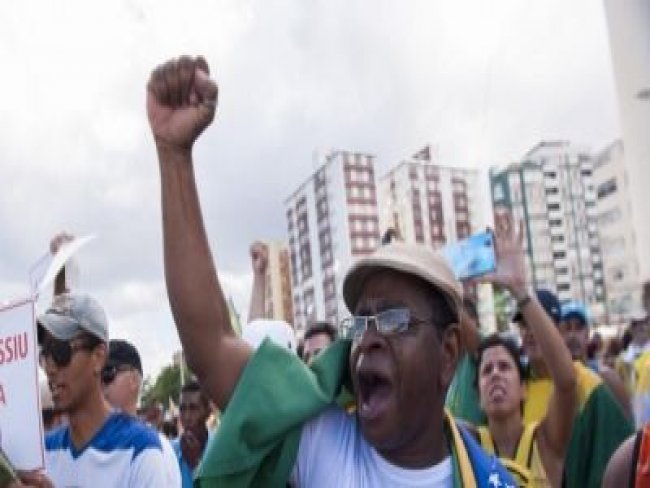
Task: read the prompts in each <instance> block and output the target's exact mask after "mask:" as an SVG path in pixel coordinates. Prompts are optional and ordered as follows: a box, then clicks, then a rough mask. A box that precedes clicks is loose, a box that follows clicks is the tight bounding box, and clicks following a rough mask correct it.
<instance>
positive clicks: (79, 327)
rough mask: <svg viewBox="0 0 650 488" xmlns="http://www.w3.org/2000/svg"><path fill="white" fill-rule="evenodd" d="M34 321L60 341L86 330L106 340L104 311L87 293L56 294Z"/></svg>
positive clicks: (106, 325)
mask: <svg viewBox="0 0 650 488" xmlns="http://www.w3.org/2000/svg"><path fill="white" fill-rule="evenodd" d="M36 323H37V324H38V325H39V326H40V327H43V329H45V330H46V331H48V332H49V333H50V334H52V335H53V336H54V337H55V338H57V339H59V340H62V341H69V340H70V339H72V338H73V337H75V336H76V335H78V334H79V332H81V331H86V332H88V333H90V334H92V335H94V336H95V337H97V338H99V339H101V340H102V341H104V342H108V320H107V319H106V313H105V312H104V309H103V308H102V306H101V305H100V304H99V302H98V301H97V300H95V299H94V298H93V297H91V296H89V295H85V294H79V293H63V294H61V295H57V296H56V297H54V300H53V301H52V305H50V308H48V309H47V311H46V312H45V313H44V314H43V315H41V316H39V317H38V319H36ZM39 336H40V334H39Z"/></svg>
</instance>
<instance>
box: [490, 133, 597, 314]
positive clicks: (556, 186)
mask: <svg viewBox="0 0 650 488" xmlns="http://www.w3.org/2000/svg"><path fill="white" fill-rule="evenodd" d="M593 164H594V161H593V158H592V157H591V155H590V154H589V152H588V151H586V150H584V149H582V148H578V147H575V146H574V145H573V144H571V143H570V142H568V141H543V142H540V143H539V144H537V145H536V146H535V147H533V148H532V149H531V150H530V151H528V153H526V155H525V156H524V157H523V159H522V161H521V162H518V163H514V164H511V165H509V166H507V167H505V168H492V170H491V171H490V186H491V190H492V202H493V204H494V205H495V206H497V205H504V206H506V207H509V208H510V209H511V210H512V212H513V214H514V216H515V218H516V219H521V220H523V222H524V223H525V226H524V228H525V234H526V239H525V248H526V253H527V257H528V260H527V265H528V266H527V267H528V274H529V276H528V278H529V281H530V283H532V284H533V285H534V286H535V287H537V288H547V289H551V290H553V291H555V292H556V293H557V295H558V297H559V299H560V300H561V301H563V302H565V301H567V300H571V299H573V300H580V301H582V302H584V303H586V304H587V305H588V306H589V307H590V310H591V313H592V315H594V317H595V318H596V319H598V320H600V321H604V320H606V319H607V317H606V294H605V291H606V290H605V285H604V276H603V264H602V256H601V250H600V238H599V233H598V227H597V221H596V192H595V189H594V184H593Z"/></svg>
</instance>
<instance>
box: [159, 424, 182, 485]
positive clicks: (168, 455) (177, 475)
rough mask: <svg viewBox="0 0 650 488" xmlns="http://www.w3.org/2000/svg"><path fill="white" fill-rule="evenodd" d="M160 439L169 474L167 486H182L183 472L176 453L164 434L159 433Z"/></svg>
mask: <svg viewBox="0 0 650 488" xmlns="http://www.w3.org/2000/svg"><path fill="white" fill-rule="evenodd" d="M158 439H159V440H160V445H161V446H162V453H163V458H164V459H165V470H166V472H167V484H166V485H165V486H174V487H176V486H181V470H180V468H179V467H178V460H177V459H176V453H175V452H174V448H173V447H172V443H171V442H169V439H167V437H165V435H164V434H161V433H160V432H159V433H158Z"/></svg>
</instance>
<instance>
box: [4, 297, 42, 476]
mask: <svg viewBox="0 0 650 488" xmlns="http://www.w3.org/2000/svg"><path fill="white" fill-rule="evenodd" d="M0 341H1V342H0V349H2V351H0V358H3V359H4V360H3V361H0V386H1V387H2V390H3V393H4V403H0V445H1V446H2V450H3V451H4V452H5V453H6V455H7V457H8V458H9V461H11V464H13V466H14V467H16V468H17V469H20V470H32V469H42V468H43V467H44V464H45V463H44V455H43V426H42V421H41V420H42V419H41V407H40V389H39V384H38V360H37V352H36V351H37V349H36V347H37V345H36V326H35V323H34V301H33V300H31V299H27V300H23V301H18V302H14V303H12V304H9V305H7V306H4V307H1V306H0ZM9 349H11V353H10V352H9ZM9 358H11V359H9Z"/></svg>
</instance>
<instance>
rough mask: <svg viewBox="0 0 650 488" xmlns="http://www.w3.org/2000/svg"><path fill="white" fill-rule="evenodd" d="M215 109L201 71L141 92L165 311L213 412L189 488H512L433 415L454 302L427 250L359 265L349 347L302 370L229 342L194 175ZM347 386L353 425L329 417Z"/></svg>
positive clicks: (266, 346) (163, 69)
mask: <svg viewBox="0 0 650 488" xmlns="http://www.w3.org/2000/svg"><path fill="white" fill-rule="evenodd" d="M216 102H217V86H216V84H215V83H214V82H213V81H212V80H211V79H210V77H209V70H208V66H207V63H206V62H205V60H204V59H203V58H200V57H199V58H190V57H187V56H183V57H181V58H179V59H177V60H172V61H169V62H167V63H165V64H164V65H161V66H159V67H158V68H157V69H156V70H155V71H154V72H153V73H152V75H151V78H150V81H149V84H148V87H147V112H148V117H149V122H150V125H151V129H152V132H153V136H154V140H155V143H156V149H157V152H158V159H159V163H160V165H159V166H160V173H161V188H162V216H163V231H164V257H165V277H166V282H167V291H168V295H169V299H170V305H171V309H172V312H173V314H174V318H175V322H176V326H177V329H178V332H179V335H180V339H181V341H182V343H183V349H184V350H185V352H186V357H187V361H188V366H189V367H190V368H191V369H192V371H194V373H195V374H196V375H197V377H198V379H199V381H200V383H201V385H202V386H203V388H204V390H205V391H206V392H207V393H208V394H209V396H210V397H211V398H212V399H213V400H214V402H215V403H216V404H217V406H218V407H219V409H220V410H222V411H224V415H223V417H222V422H221V424H220V426H219V429H218V431H217V433H216V434H215V436H214V437H213V439H212V441H210V442H209V444H208V448H207V450H206V453H205V455H204V457H203V460H202V462H201V464H200V466H199V470H198V473H197V479H198V483H199V486H201V487H206V486H210V487H212V486H230V487H233V486H235V487H236V486H285V485H286V484H287V482H289V483H291V484H292V485H297V486H323V487H331V486H393V487H405V486H445V487H447V486H479V487H487V486H488V483H489V484H490V486H499V487H503V488H505V487H507V486H514V483H513V482H512V479H511V478H510V476H509V475H508V474H507V473H506V472H505V470H504V469H503V467H502V466H501V465H500V464H499V463H498V462H497V461H495V460H492V459H489V458H488V457H487V456H486V455H485V453H484V452H483V451H481V449H480V447H478V445H477V444H476V442H475V441H474V440H473V439H472V437H471V434H468V433H467V432H466V431H465V430H464V429H462V428H460V427H459V426H457V425H456V423H455V422H454V421H453V419H451V418H450V417H448V416H447V415H446V414H445V413H444V401H445V393H446V390H447V387H448V386H449V383H450V381H451V378H452V376H453V374H454V370H455V367H456V362H457V360H458V355H459V351H460V340H459V332H458V326H457V321H458V310H459V307H460V301H461V295H462V289H461V286H460V284H459V283H458V282H457V281H456V279H455V278H454V277H453V274H452V271H451V269H450V268H449V266H448V265H447V264H446V263H445V262H444V260H443V258H442V257H440V256H439V255H437V254H435V253H433V251H432V250H430V249H426V248H424V247H423V246H406V245H404V244H399V243H397V244H391V245H388V246H385V247H384V248H382V249H381V250H380V251H378V252H377V253H376V254H375V255H372V256H369V257H367V258H365V259H362V260H360V261H359V262H357V263H356V264H355V266H353V269H352V270H350V271H349V272H348V273H347V275H346V277H345V280H344V282H343V287H342V288H343V297H344V299H345V302H346V305H347V306H348V309H349V310H351V311H352V312H353V313H354V317H353V318H352V319H351V320H350V321H348V323H347V326H348V331H349V334H348V336H349V339H346V340H341V341H337V342H335V343H334V344H332V345H331V346H330V347H328V348H327V350H325V351H323V352H322V353H321V354H319V355H318V356H317V357H316V358H315V359H314V361H312V363H311V365H309V366H308V365H305V364H304V363H302V362H301V361H300V360H299V359H298V358H297V357H296V356H294V355H291V354H289V353H288V352H287V351H286V349H285V348H282V347H278V346H275V345H274V344H273V343H272V342H270V341H268V340H267V341H264V342H262V344H261V345H260V346H259V348H258V349H257V350H256V351H255V353H253V351H252V350H251V348H250V346H248V345H247V344H246V343H245V342H244V341H242V340H241V339H240V338H239V337H237V335H236V334H235V333H234V332H233V330H232V327H231V326H230V317H229V310H228V306H227V304H226V301H225V299H224V295H223V292H222V290H221V287H220V285H219V280H218V277H217V274H216V272H215V268H214V264H213V261H212V253H211V251H210V248H209V245H208V240H207V236H206V233H205V228H204V225H203V219H202V216H201V209H200V204H199V198H198V193H197V187H196V182H195V178H194V169H193V162H192V146H193V144H194V142H195V140H196V139H197V138H198V136H199V134H200V133H201V132H202V131H203V130H204V129H205V128H206V127H207V126H208V125H209V124H210V123H211V121H212V119H213V118H214V115H215V109H216ZM345 386H347V387H348V388H349V389H350V390H352V391H353V392H354V398H355V400H356V406H357V408H356V412H349V411H346V410H344V409H343V408H339V407H338V406H337V403H336V401H337V399H338V395H339V394H340V393H342V392H343V389H344V387H345ZM226 406H227V408H226Z"/></svg>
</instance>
